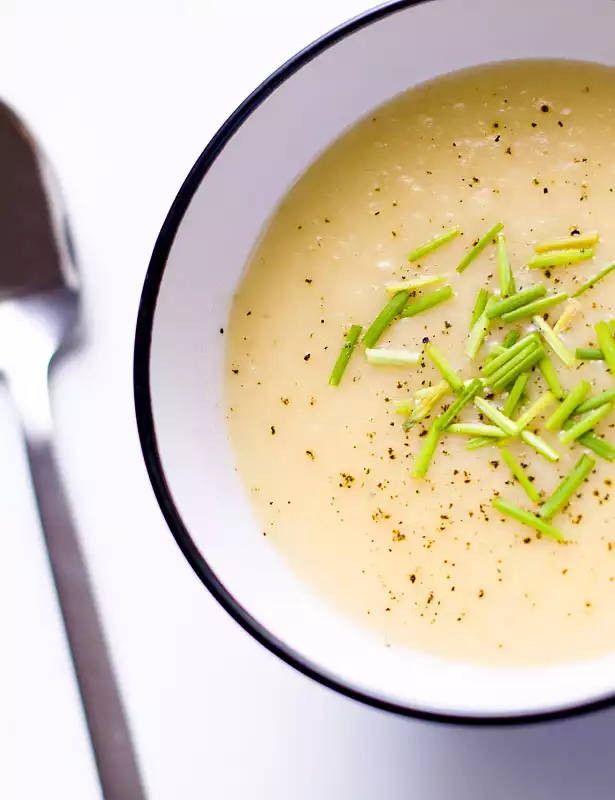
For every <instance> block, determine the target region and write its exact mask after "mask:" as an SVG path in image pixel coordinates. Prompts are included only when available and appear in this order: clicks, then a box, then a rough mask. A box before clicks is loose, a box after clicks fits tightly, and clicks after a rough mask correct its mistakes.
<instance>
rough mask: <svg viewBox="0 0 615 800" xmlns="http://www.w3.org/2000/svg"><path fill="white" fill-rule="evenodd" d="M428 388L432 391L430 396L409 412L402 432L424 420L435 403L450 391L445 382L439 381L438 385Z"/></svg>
mask: <svg viewBox="0 0 615 800" xmlns="http://www.w3.org/2000/svg"><path fill="white" fill-rule="evenodd" d="M430 388H431V390H432V392H431V394H430V395H428V396H426V397H424V398H423V399H422V400H421V402H420V403H419V404H418V405H417V406H416V407H415V408H414V410H412V411H410V416H409V417H408V419H407V420H406V422H407V423H408V426H407V427H404V430H408V428H409V427H411V426H412V425H414V423H415V422H419V421H420V420H422V419H425V417H426V416H427V415H428V414H429V413H430V412H431V410H432V409H433V407H434V406H435V405H436V403H438V402H439V401H440V400H441V399H442V398H443V397H444V395H446V394H448V393H449V392H450V390H451V389H450V386H449V385H448V383H447V382H446V381H440V383H436V385H435V386H432V387H430ZM404 426H405V423H404Z"/></svg>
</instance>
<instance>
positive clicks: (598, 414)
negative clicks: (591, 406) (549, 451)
mask: <svg viewBox="0 0 615 800" xmlns="http://www.w3.org/2000/svg"><path fill="white" fill-rule="evenodd" d="M612 410H613V406H612V404H611V403H608V404H607V405H604V406H600V408H596V409H595V410H594V411H590V412H589V413H588V414H586V415H585V416H584V417H581V419H580V420H579V421H578V422H575V424H574V425H572V426H571V427H570V428H567V429H566V430H563V431H562V432H561V433H560V435H559V440H560V442H561V443H562V444H570V442H574V440H575V439H578V438H579V436H582V435H583V434H584V433H587V432H588V431H591V430H592V429H593V428H595V427H596V425H597V424H598V423H599V422H600V420H602V419H604V417H606V416H607V414H610V413H611V411H612Z"/></svg>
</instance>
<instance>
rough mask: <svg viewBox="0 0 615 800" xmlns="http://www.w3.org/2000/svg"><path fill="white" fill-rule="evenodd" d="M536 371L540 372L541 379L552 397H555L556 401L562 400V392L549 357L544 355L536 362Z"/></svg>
mask: <svg viewBox="0 0 615 800" xmlns="http://www.w3.org/2000/svg"><path fill="white" fill-rule="evenodd" d="M538 369H539V370H540V371H541V372H542V377H543V378H544V379H545V383H546V384H547V386H548V387H549V390H550V391H551V393H552V394H553V397H555V399H556V400H563V399H564V390H563V388H562V384H561V383H560V382H559V378H558V377H557V372H556V371H555V367H554V366H553V362H552V361H551V359H550V358H549V356H547V355H545V356H544V357H543V358H541V359H540V361H539V362H538Z"/></svg>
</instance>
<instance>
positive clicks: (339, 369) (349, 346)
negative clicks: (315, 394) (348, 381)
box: [329, 325, 363, 386]
mask: <svg viewBox="0 0 615 800" xmlns="http://www.w3.org/2000/svg"><path fill="white" fill-rule="evenodd" d="M362 331H363V326H362V325H351V326H350V328H349V330H348V333H347V334H346V338H345V340H344V344H343V345H342V349H341V350H340V354H339V356H338V357H337V361H336V362H335V364H334V366H333V370H332V371H331V377H330V378H329V386H339V383H340V381H341V380H342V375H343V374H344V372H345V371H346V367H347V366H348V362H349V361H350V356H351V355H352V353H353V350H354V349H355V347H356V346H357V342H358V341H359V336H361V332H362Z"/></svg>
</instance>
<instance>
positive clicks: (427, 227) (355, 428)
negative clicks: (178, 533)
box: [226, 61, 615, 665]
mask: <svg viewBox="0 0 615 800" xmlns="http://www.w3.org/2000/svg"><path fill="white" fill-rule="evenodd" d="M614 190H615V70H613V69H610V68H606V67H602V66H598V65H592V64H585V63H572V62H564V61H561V62H558V61H533V62H529V61H523V62H521V61H519V62H508V63H505V64H496V65H489V66H486V67H482V68H477V69H473V70H468V71H464V72H460V73H455V74H453V75H450V76H446V77H444V78H441V79H438V80H436V81H433V82H430V83H428V84H425V85H423V86H420V87H418V88H414V89H412V90H410V91H408V92H407V93H405V94H403V95H402V96H400V97H398V98H397V99H395V100H394V101H393V102H391V103H389V104H387V105H385V106H383V107H381V108H379V109H377V110H376V111H375V112H373V113H372V114H371V115H370V116H369V117H367V118H365V119H364V120H363V121H361V122H360V123H359V124H358V125H356V126H355V127H354V128H353V129H352V130H351V131H350V132H349V133H347V134H346V135H344V136H343V137H342V138H341V139H340V140H339V141H337V142H336V143H335V144H334V145H333V146H332V147H331V148H330V149H329V150H327V151H326V152H325V153H324V154H323V155H322V157H320V158H319V159H318V161H317V162H316V163H315V164H313V165H312V166H311V167H310V169H309V170H308V171H307V173H306V174H305V175H304V176H303V177H302V178H301V180H300V181H299V182H298V183H297V184H296V185H295V186H294V187H293V188H292V190H291V191H290V192H289V194H288V195H287V196H286V197H285V199H284V201H283V203H282V204H281V206H280V207H279V208H278V210H277V211H276V213H275V215H274V217H273V218H272V220H271V222H270V224H269V225H268V227H267V229H266V231H265V233H264V236H263V238H262V241H261V242H260V243H259V245H258V248H257V249H256V251H255V253H254V255H253V258H252V260H251V263H250V265H249V269H248V270H247V273H246V275H245V278H244V280H243V282H242V284H241V286H240V288H239V291H238V292H237V296H236V298H235V301H234V305H233V309H232V315H231V320H230V325H229V327H228V330H227V332H226V333H227V378H226V380H227V400H228V424H229V428H230V434H231V438H232V441H233V444H234V448H235V451H236V460H237V467H238V470H239V473H240V476H241V478H242V480H243V482H244V483H245V486H246V488H247V490H248V491H249V492H250V493H251V496H252V500H253V502H254V507H255V510H256V514H257V516H258V519H259V520H260V524H261V526H262V532H263V534H265V535H266V536H267V537H268V540H270V541H271V542H272V543H274V544H275V546H277V547H278V548H279V549H280V550H281V551H282V552H283V553H284V555H285V556H286V557H287V558H288V560H289V561H290V563H291V564H292V566H293V568H294V569H295V570H296V572H297V573H298V574H299V575H300V576H301V578H302V579H304V580H306V581H308V582H309V584H311V585H312V586H313V587H314V588H315V589H316V591H318V592H319V593H320V595H321V596H324V597H326V598H328V599H329V600H330V602H331V604H333V606H335V607H336V608H337V609H338V610H341V611H342V612H343V613H345V614H347V615H350V616H352V617H354V618H355V619H356V620H360V621H361V623H362V624H364V625H367V626H370V627H371V628H372V630H373V631H374V632H375V633H376V634H377V635H378V636H380V637H381V638H382V640H383V642H386V643H387V644H389V645H390V646H411V647H413V648H418V649H421V650H424V651H427V652H430V653H432V654H437V655H440V656H444V657H447V658H453V659H462V660H467V661H472V662H478V663H492V664H493V663H495V664H501V665H513V664H515V665H516V664H528V665H529V664H547V663H553V662H563V661H570V660H574V659H579V658H587V657H592V656H596V655H599V654H602V653H604V652H606V651H609V650H613V649H615V625H613V614H614V612H615V528H614V527H613V523H614V521H615V516H614V515H615V491H614V490H613V488H612V484H611V481H612V478H613V472H614V469H613V465H612V464H611V463H609V462H608V461H605V460H602V459H600V458H596V465H595V468H594V470H593V471H592V473H591V474H590V476H589V478H588V480H587V481H586V482H585V483H583V484H582V486H581V488H580V489H579V490H578V492H577V493H576V494H575V496H574V497H573V498H572V500H571V502H570V505H569V506H568V507H567V508H566V509H565V510H563V511H562V512H561V513H560V514H558V515H557V516H556V517H555V518H554V519H553V524H555V525H557V527H558V528H559V529H561V531H562V532H563V533H564V535H565V537H566V539H567V540H568V541H567V542H566V543H565V544H561V543H558V542H556V541H553V540H551V539H549V538H547V537H544V536H543V537H540V536H537V534H536V532H535V531H534V530H532V529H530V528H527V527H524V526H522V525H521V524H519V523H518V522H516V521H515V520H513V519H510V518H505V517H503V515H502V514H500V513H499V512H497V511H496V510H495V509H493V508H492V506H491V501H492V498H493V497H494V495H495V494H497V493H499V494H500V495H501V496H502V497H503V498H505V499H506V500H509V501H510V502H512V503H515V504H516V505H519V506H521V507H523V508H531V505H532V504H531V502H530V500H529V499H528V497H527V496H526V494H525V493H524V491H523V489H522V488H521V486H520V485H519V484H518V483H517V482H515V481H513V479H512V476H511V473H510V471H509V469H508V467H507V466H506V464H505V463H504V462H503V461H502V458H501V454H500V452H499V450H498V448H497V447H496V446H491V447H486V448H482V449H478V450H474V451H468V450H467V449H466V445H467V442H468V439H467V437H464V436H459V435H444V436H442V437H441V439H440V442H439V444H438V447H437V451H436V453H435V456H434V458H433V461H432V463H431V466H430V468H429V472H428V473H427V476H426V477H425V478H424V479H419V478H413V477H412V476H411V471H412V466H413V462H414V459H415V457H416V454H417V452H418V451H419V449H420V447H421V445H422V443H423V438H424V435H425V430H426V429H427V428H428V427H429V424H430V420H429V419H427V420H425V421H424V423H423V424H419V425H416V426H414V427H413V428H412V429H411V430H410V431H408V432H405V431H404V430H403V429H402V423H403V420H404V418H403V417H400V416H399V415H398V414H396V410H395V401H397V400H404V399H406V400H407V399H409V398H411V396H412V393H413V392H414V391H415V390H417V389H419V388H421V387H426V386H429V385H431V384H435V383H437V382H438V381H440V380H441V376H440V375H439V373H438V372H437V370H436V369H435V367H434V366H433V364H432V363H431V362H430V361H429V359H423V360H422V362H421V364H419V366H417V367H391V366H373V365H370V364H368V363H367V361H366V359H365V357H364V353H363V348H362V347H361V345H359V346H358V347H357V349H356V350H355V352H354V354H353V356H352V357H351V359H350V362H349V365H348V368H347V370H346V372H345V374H344V376H343V379H342V381H341V383H340V385H339V386H338V387H332V386H329V385H328V380H329V375H330V373H331V369H332V367H333V364H334V363H335V360H336V358H337V356H338V354H339V351H340V347H341V345H342V342H343V338H344V335H345V333H346V331H347V330H348V326H349V325H350V324H359V325H363V326H367V325H369V324H370V323H371V322H372V321H373V319H374V318H375V317H376V316H377V314H378V313H379V312H380V310H381V309H382V307H383V305H384V304H385V303H386V302H387V299H388V296H387V294H386V292H385V290H384V287H385V285H386V284H387V283H391V282H395V281H401V280H403V279H410V278H413V277H415V276H417V275H425V274H426V275H432V274H435V273H447V275H448V277H447V282H448V283H450V284H451V286H452V288H453V290H454V292H455V294H454V297H453V298H452V299H450V300H448V301H446V302H444V303H442V304H441V305H438V306H437V307H434V308H432V309H430V310H428V311H426V312H424V313H422V314H420V315H417V316H415V317H411V318H408V319H401V320H398V321H397V322H395V324H393V325H392V326H391V327H390V328H389V329H388V330H387V332H386V333H385V335H384V337H383V338H382V339H381V340H380V342H379V343H378V346H384V347H387V346H389V347H395V348H400V347H405V348H408V349H409V350H412V351H421V350H422V348H423V339H424V337H429V338H430V340H431V341H432V342H434V343H436V344H437V346H438V347H439V348H440V349H441V350H442V352H443V353H444V354H445V355H446V357H447V358H448V360H449V361H450V363H451V364H453V365H454V367H455V368H456V369H457V370H458V371H459V372H460V374H461V375H462V377H463V378H464V379H467V378H469V377H472V376H473V375H475V374H477V369H478V366H477V365H478V364H482V362H483V361H484V357H485V356H486V355H487V353H488V352H489V347H490V346H491V345H492V344H493V343H494V342H497V341H501V340H502V338H503V337H504V335H505V333H506V332H507V331H508V330H509V329H510V326H503V325H502V324H497V325H494V326H493V327H492V329H491V331H490V334H489V336H488V338H487V341H486V343H485V345H484V346H483V348H482V349H481V351H480V355H479V359H478V360H477V361H476V362H470V360H469V359H468V357H467V356H466V354H465V348H466V344H467V337H468V329H469V320H470V315H471V312H472V307H473V305H474V302H475V300H476V296H477V293H478V291H479V289H480V288H481V287H487V288H489V289H490V290H491V291H494V292H495V291H497V290H498V275H497V251H496V248H495V247H494V245H493V244H489V245H488V246H487V248H486V249H485V250H484V251H483V252H482V253H481V254H480V255H479V256H478V257H477V258H476V260H474V261H473V262H472V263H471V265H470V266H469V267H468V268H467V270H466V271H465V272H463V274H458V273H457V272H456V270H455V267H456V266H457V264H458V263H459V261H460V259H461V258H462V256H463V254H464V253H465V252H467V250H468V249H469V248H470V247H471V245H472V244H473V242H474V241H475V240H476V239H477V238H478V237H479V236H481V235H483V234H484V233H485V232H486V231H487V230H488V229H489V228H491V227H492V225H493V224H494V223H496V222H497V221H500V220H501V221H502V222H503V223H504V225H505V227H504V233H505V234H506V239H507V243H508V252H509V257H510V261H511V265H512V268H513V271H514V274H515V279H516V281H517V288H520V287H524V288H525V287H527V286H530V285H532V284H533V283H542V284H544V285H545V286H546V287H547V289H548V291H549V292H556V291H557V292H560V291H569V292H572V291H573V290H574V288H575V287H578V286H579V285H580V283H581V282H583V281H585V280H587V279H588V278H589V277H590V276H592V275H593V274H594V273H595V272H597V271H598V270H599V269H600V268H601V267H603V266H605V265H606V264H608V263H609V261H611V260H612V259H614V258H615V225H614V224H613V220H614V219H615V192H614ZM455 225H458V226H459V227H460V229H461V233H460V235H458V236H457V237H456V238H455V239H453V240H452V241H451V242H449V243H447V244H446V245H444V246H442V247H441V248H439V249H437V250H435V251H434V252H432V253H430V254H429V255H427V256H425V257H424V258H423V259H420V260H419V261H418V262H416V263H413V264H410V263H408V260H407V254H408V252H409V251H410V250H412V249H413V248H415V247H416V246H418V245H420V244H422V243H424V242H425V241H426V240H428V239H429V238H430V237H433V236H435V235H437V234H438V233H441V232H442V231H443V230H444V229H448V228H451V227H452V226H455ZM578 231H580V232H581V233H586V232H589V231H598V232H599V234H600V241H599V243H598V244H597V246H596V247H595V250H594V257H593V258H592V259H591V260H588V261H585V262H583V263H579V264H575V265H571V266H561V267H555V268H553V269H548V270H530V269H528V267H527V266H526V264H527V261H528V259H530V258H531V257H532V256H533V255H534V244H535V243H536V242H540V241H543V240H548V239H553V238H555V237H561V236H567V235H569V234H571V233H572V232H578ZM433 288H436V287H430V291H431V290H432V289H433ZM578 303H579V312H578V314H577V316H575V317H574V319H573V321H572V324H571V327H570V329H569V331H567V332H566V333H565V334H564V335H563V336H562V340H563V341H564V342H565V344H566V346H567V347H568V348H569V349H571V350H572V352H574V349H575V347H577V346H590V345H593V346H594V347H596V337H595V334H594V328H593V326H594V324H595V323H596V322H597V321H599V320H601V319H609V318H610V317H613V316H615V273H613V274H612V275H611V276H608V277H606V278H605V279H604V280H603V281H602V282H601V283H600V284H598V285H597V286H596V287H595V288H593V289H592V290H591V291H589V292H586V293H585V294H583V295H582V296H581V297H579V300H578ZM564 308H565V304H564V305H561V306H558V307H556V308H553V309H552V310H550V311H549V312H548V321H549V322H550V324H553V323H554V322H555V321H556V320H557V318H558V317H559V315H560V314H561V312H562V310H563V309H564ZM528 325H531V320H529V319H526V320H522V321H521V322H520V323H518V324H517V327H518V328H519V329H520V330H522V329H523V328H525V327H528ZM551 358H552V361H553V363H554V365H556V367H557V370H558V375H559V378H560V380H561V382H562V384H563V386H564V388H565V389H566V390H569V389H571V388H572V387H574V386H575V385H576V384H577V383H578V382H579V380H581V379H582V378H586V379H587V380H589V381H590V382H591V383H592V393H597V392H598V391H599V390H602V389H605V388H610V387H612V386H613V385H615V379H614V378H613V377H612V376H611V375H610V374H609V373H608V371H607V369H606V367H605V364H604V362H603V361H589V362H585V361H582V362H578V363H577V364H575V366H574V367H572V368H566V367H564V365H563V364H561V362H558V360H557V358H556V357H555V356H554V354H553V353H551ZM545 389H546V386H545V384H544V381H543V378H542V376H541V374H540V372H539V371H538V370H536V371H535V372H533V373H532V374H531V379H530V382H529V384H528V394H529V399H530V400H531V399H534V398H535V397H538V396H539V395H540V394H541V393H542V392H544V391H545ZM505 397H506V395H502V396H500V397H496V398H495V400H494V402H495V403H496V404H497V405H499V406H500V407H501V401H503V400H504V399H505ZM442 402H443V403H445V402H448V403H450V402H451V399H450V396H449V397H448V399H447V400H443V401H442ZM439 408H440V405H439V406H437V407H436V413H437V412H438V410H439ZM552 411H553V407H551V408H550V409H548V410H547V411H546V412H545V415H544V416H543V417H539V418H537V419H536V420H534V421H533V422H532V425H531V429H532V430H535V431H537V432H538V433H539V434H540V435H541V436H542V437H543V438H544V439H545V440H546V441H548V442H549V443H550V444H551V445H552V446H553V447H554V448H555V449H556V450H557V451H558V452H560V453H561V458H560V460H559V461H558V462H557V463H556V464H551V463H549V462H548V461H547V460H545V459H544V458H542V457H541V456H539V455H538V454H537V453H535V452H534V451H533V450H532V449H531V448H530V447H528V446H527V445H526V444H525V443H523V442H521V441H520V440H517V441H514V442H512V443H511V444H510V451H511V452H512V453H513V454H514V455H515V457H517V458H518V459H519V460H520V462H522V463H523V464H525V465H527V472H528V474H529V475H530V476H531V477H532V478H533V481H534V485H535V486H536V487H537V488H538V489H539V490H540V491H541V492H542V493H544V496H545V497H547V496H549V495H550V494H551V493H552V492H553V491H554V489H555V488H556V487H557V485H558V484H559V482H560V481H561V480H562V478H563V477H564V476H565V475H566V474H568V473H569V472H570V470H571V468H572V467H573V466H574V464H575V463H576V462H577V460H578V459H579V457H580V455H582V453H583V448H582V447H581V446H580V445H575V446H572V447H569V446H562V445H561V444H560V442H559V441H558V438H557V436H556V435H553V434H551V433H549V432H545V431H544V427H543V424H542V423H543V421H544V419H545V418H547V417H548V416H549V415H550V413H551V412H552ZM460 419H461V420H463V421H465V420H472V421H478V417H477V415H476V412H475V411H473V410H472V409H471V408H470V409H469V410H468V409H466V410H465V411H464V413H463V414H462V415H461V417H460ZM613 419H614V418H609V417H607V418H606V420H604V421H603V422H601V423H600V426H599V428H598V432H599V433H600V434H603V435H604V436H605V438H606V439H607V440H608V439H609V434H610V433H612V432H611V431H610V427H613ZM485 421H488V420H485ZM612 439H613V441H615V435H613V436H612Z"/></svg>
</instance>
